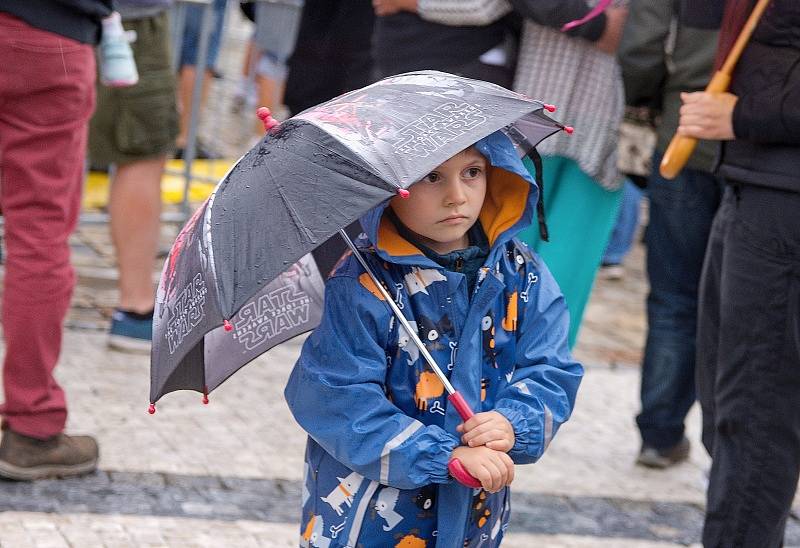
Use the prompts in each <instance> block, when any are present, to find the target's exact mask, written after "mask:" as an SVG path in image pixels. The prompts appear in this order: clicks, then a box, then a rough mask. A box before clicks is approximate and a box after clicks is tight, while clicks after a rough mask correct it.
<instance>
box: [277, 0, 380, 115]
mask: <svg viewBox="0 0 800 548" xmlns="http://www.w3.org/2000/svg"><path fill="white" fill-rule="evenodd" d="M374 18H375V15H374V12H373V10H372V5H371V2H370V0H306V2H305V6H304V8H303V15H302V18H301V20H300V29H299V31H298V36H297V44H296V45H295V48H294V53H293V54H292V56H291V57H290V58H289V62H288V68H289V74H288V76H287V79H286V93H285V98H284V102H285V103H286V106H287V107H288V108H289V112H290V114H292V115H294V114H298V113H300V112H302V111H303V110H305V109H307V108H309V107H312V106H314V105H318V104H320V103H324V102H325V101H327V100H329V99H333V98H334V97H337V96H339V95H341V94H342V93H345V92H348V91H350V90H353V89H358V88H361V87H364V86H366V85H367V84H369V83H370V78H371V77H372V52H371V43H372V28H373V22H374Z"/></svg>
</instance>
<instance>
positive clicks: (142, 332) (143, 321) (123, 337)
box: [108, 309, 153, 354]
mask: <svg viewBox="0 0 800 548" xmlns="http://www.w3.org/2000/svg"><path fill="white" fill-rule="evenodd" d="M152 341H153V313H152V312H150V313H149V314H137V313H135V312H128V311H126V310H120V309H117V310H115V311H114V314H112V315H111V329H110V330H109V332H108V346H109V348H112V349H114V350H120V351H122V352H131V353H134V354H149V353H150V347H151V346H152Z"/></svg>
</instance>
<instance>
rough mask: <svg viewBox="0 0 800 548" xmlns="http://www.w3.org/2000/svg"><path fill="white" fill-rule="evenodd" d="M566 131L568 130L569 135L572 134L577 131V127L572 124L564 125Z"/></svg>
mask: <svg viewBox="0 0 800 548" xmlns="http://www.w3.org/2000/svg"><path fill="white" fill-rule="evenodd" d="M564 131H566V132H567V133H568V134H569V135H572V132H573V131H575V128H574V127H572V126H564Z"/></svg>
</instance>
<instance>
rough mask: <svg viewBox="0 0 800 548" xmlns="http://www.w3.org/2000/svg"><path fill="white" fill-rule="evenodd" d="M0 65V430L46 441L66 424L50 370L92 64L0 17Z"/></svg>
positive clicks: (47, 36) (87, 51)
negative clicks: (0, 264)
mask: <svg viewBox="0 0 800 548" xmlns="http://www.w3.org/2000/svg"><path fill="white" fill-rule="evenodd" d="M23 36H24V40H19V42H16V41H15V39H16V38H18V37H23ZM0 65H1V66H3V67H4V68H3V71H4V73H5V77H4V78H3V79H2V80H0V104H2V105H3V108H2V109H0V177H2V181H1V182H0V193H1V194H0V200H1V203H2V209H3V216H4V221H5V223H4V230H5V235H4V238H5V245H6V252H7V255H6V257H5V280H4V285H5V287H4V290H3V311H2V321H3V336H4V338H5V360H4V363H3V388H4V392H5V403H4V404H3V406H2V410H1V411H2V414H3V423H4V427H7V428H10V429H11V430H12V431H14V432H16V433H18V434H22V435H25V436H29V437H32V438H37V439H46V438H50V437H52V436H55V435H57V434H59V433H61V432H62V431H63V429H64V424H65V421H66V417H67V408H66V402H65V397H64V392H63V390H62V389H61V387H60V386H59V385H58V383H57V382H56V379H55V378H54V376H53V369H54V368H55V366H56V362H57V361H58V357H59V353H60V351H61V338H62V329H63V321H64V318H65V316H66V313H67V310H68V308H69V303H70V298H71V295H72V288H73V286H74V282H75V275H74V272H73V270H72V265H71V264H70V251H69V236H70V234H71V232H72V231H73V230H74V228H75V224H76V222H77V218H78V213H79V211H80V195H81V185H82V182H83V160H84V151H85V147H86V134H87V122H88V120H89V116H90V115H91V111H92V108H93V107H94V78H95V60H94V53H93V51H92V49H91V48H90V47H89V46H86V45H83V44H78V43H77V42H74V41H72V40H68V39H65V38H61V37H59V36H58V35H56V34H53V33H49V32H46V31H41V30H38V29H34V28H33V27H30V26H28V25H25V24H23V23H21V22H20V21H19V20H17V19H14V18H11V17H8V16H4V15H3V14H0ZM4 439H5V436H4Z"/></svg>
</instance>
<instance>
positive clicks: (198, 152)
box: [173, 141, 222, 160]
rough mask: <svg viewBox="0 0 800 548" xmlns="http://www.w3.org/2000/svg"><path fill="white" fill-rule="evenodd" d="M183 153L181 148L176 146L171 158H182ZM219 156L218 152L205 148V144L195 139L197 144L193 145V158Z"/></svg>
mask: <svg viewBox="0 0 800 548" xmlns="http://www.w3.org/2000/svg"><path fill="white" fill-rule="evenodd" d="M183 153H184V150H183V148H177V149H175V155H174V156H173V158H175V159H176V160H183ZM220 158H222V155H221V154H220V153H219V152H217V151H215V150H211V149H209V148H206V146H205V144H203V143H202V142H200V141H197V144H196V145H195V147H194V159H195V160H219V159H220Z"/></svg>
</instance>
